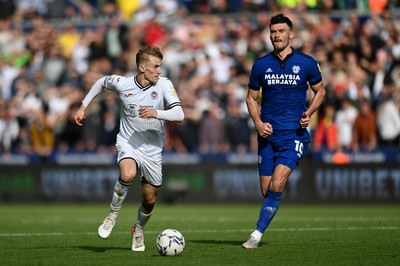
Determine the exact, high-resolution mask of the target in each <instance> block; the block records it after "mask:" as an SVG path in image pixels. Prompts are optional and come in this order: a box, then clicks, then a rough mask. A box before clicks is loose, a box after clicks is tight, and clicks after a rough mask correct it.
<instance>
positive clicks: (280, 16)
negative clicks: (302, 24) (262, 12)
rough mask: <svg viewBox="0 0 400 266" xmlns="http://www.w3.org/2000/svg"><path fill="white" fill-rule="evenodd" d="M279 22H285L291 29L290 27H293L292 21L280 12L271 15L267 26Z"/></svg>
mask: <svg viewBox="0 0 400 266" xmlns="http://www.w3.org/2000/svg"><path fill="white" fill-rule="evenodd" d="M281 23H285V24H287V25H288V26H289V29H290V30H292V28H293V23H292V21H291V20H290V19H289V18H288V17H286V16H285V15H283V14H282V13H279V14H277V15H275V16H272V17H271V21H270V23H269V26H270V27H271V26H272V25H275V24H281Z"/></svg>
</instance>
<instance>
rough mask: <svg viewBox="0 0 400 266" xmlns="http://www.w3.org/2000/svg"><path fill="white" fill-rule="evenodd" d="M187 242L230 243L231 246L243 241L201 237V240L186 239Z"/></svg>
mask: <svg viewBox="0 0 400 266" xmlns="http://www.w3.org/2000/svg"><path fill="white" fill-rule="evenodd" d="M186 242H187V243H199V244H207V245H210V244H211V245H221V244H222V245H232V246H241V245H242V244H243V242H244V241H237V240H212V239H203V240H187V241H186Z"/></svg>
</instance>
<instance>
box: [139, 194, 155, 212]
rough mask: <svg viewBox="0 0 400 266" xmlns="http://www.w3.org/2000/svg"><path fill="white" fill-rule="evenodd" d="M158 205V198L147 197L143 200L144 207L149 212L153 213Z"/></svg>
mask: <svg viewBox="0 0 400 266" xmlns="http://www.w3.org/2000/svg"><path fill="white" fill-rule="evenodd" d="M155 204H156V197H155V196H146V197H143V198H142V205H143V207H144V208H146V209H147V210H149V211H151V210H153V208H154V205H155Z"/></svg>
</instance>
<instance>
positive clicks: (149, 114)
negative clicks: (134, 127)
mask: <svg viewBox="0 0 400 266" xmlns="http://www.w3.org/2000/svg"><path fill="white" fill-rule="evenodd" d="M139 115H140V117H141V118H157V111H156V110H154V109H150V108H148V107H141V108H140V109H139Z"/></svg>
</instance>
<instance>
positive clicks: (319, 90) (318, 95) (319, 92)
mask: <svg viewBox="0 0 400 266" xmlns="http://www.w3.org/2000/svg"><path fill="white" fill-rule="evenodd" d="M310 87H311V90H312V91H313V92H314V97H313V98H312V100H311V103H310V106H309V107H308V109H307V111H305V112H304V113H303V115H302V117H301V119H300V126H301V127H302V128H306V127H308V125H309V124H310V117H311V116H312V115H313V114H314V113H315V111H316V110H318V108H319V107H320V106H321V104H322V103H323V101H324V99H325V95H326V90H325V86H324V83H323V82H322V81H321V82H320V83H318V84H315V85H312V86H310Z"/></svg>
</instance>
